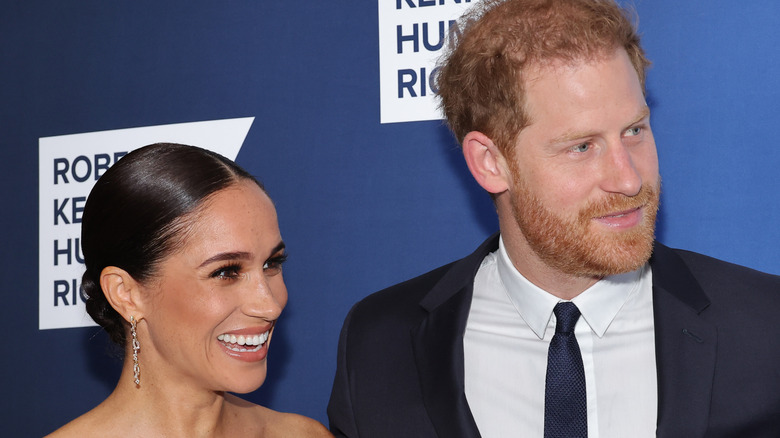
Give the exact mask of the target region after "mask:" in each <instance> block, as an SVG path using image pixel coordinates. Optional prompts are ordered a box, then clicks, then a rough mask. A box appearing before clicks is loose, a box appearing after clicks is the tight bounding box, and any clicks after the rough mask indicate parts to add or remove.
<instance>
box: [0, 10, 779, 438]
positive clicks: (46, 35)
mask: <svg viewBox="0 0 780 438" xmlns="http://www.w3.org/2000/svg"><path fill="white" fill-rule="evenodd" d="M477 2H478V0H472V1H468V0H366V1H361V2H354V1H314V0H291V1H287V2H259V1H244V2H230V3H224V2H208V1H203V0H195V1H188V2H183V1H172V2H149V1H145V2H144V1H142V2H124V1H114V2H104V1H98V0H91V1H82V2H77V3H73V2H69V3H68V4H64V3H62V2H57V1H54V0H47V1H43V0H31V1H24V2H22V1H11V2H9V3H8V4H6V5H4V8H3V9H4V10H3V13H2V14H0V79H2V81H0V166H1V168H0V181H2V183H3V184H2V191H3V192H2V193H3V197H2V199H3V201H4V208H3V209H2V211H3V214H2V219H0V220H1V222H0V224H2V227H3V233H2V255H1V256H2V262H3V266H4V267H5V269H4V270H3V272H4V273H5V274H6V275H5V276H4V280H3V291H4V295H3V296H4V300H3V305H2V318H0V324H2V328H3V330H4V331H5V332H6V333H9V334H12V336H6V337H5V340H3V341H2V342H3V343H2V346H3V347H4V348H3V350H4V355H3V360H2V361H1V362H0V375H1V376H2V381H3V389H4V394H5V397H3V398H4V401H2V402H0V403H2V408H1V409H0V417H1V418H2V420H3V424H4V430H5V432H4V433H3V435H6V434H8V436H41V435H44V434H46V433H48V432H51V431H52V430H54V429H56V428H57V427H58V426H60V425H62V424H64V423H66V422H68V421H69V420H71V419H73V418H75V417H76V416H78V415H80V414H82V413H84V412H86V411H87V410H89V409H91V408H92V407H94V406H95V405H97V404H98V403H99V402H100V401H102V400H103V399H104V398H105V397H106V396H107V395H108V394H109V393H110V391H111V390H112V389H113V388H114V385H115V384H116V379H117V378H118V376H119V371H120V366H121V361H120V359H117V358H116V354H115V351H113V350H112V348H111V347H110V342H109V341H108V339H107V336H106V335H105V333H103V332H102V330H101V329H100V328H99V327H97V326H96V325H95V324H94V323H93V322H92V320H91V319H90V318H89V317H88V316H87V315H86V312H85V310H84V301H83V297H82V295H81V292H80V289H79V288H80V283H81V274H82V273H83V256H82V254H81V248H80V243H79V239H80V228H79V227H80V222H81V214H82V212H83V208H84V203H85V201H86V196H87V195H88V193H89V190H90V189H91V187H92V186H93V185H94V183H95V181H96V180H97V178H99V177H100V175H102V174H103V173H104V172H105V171H106V170H107V169H108V168H109V167H110V166H111V165H113V164H114V163H115V162H116V161H117V160H118V159H120V158H121V157H122V156H123V155H125V154H126V153H128V152H129V151H131V150H133V149H136V148H138V147H141V146H143V145H146V144H149V143H154V142H161V141H165V142H178V143H185V144H192V145H197V146H201V147H204V148H208V149H211V150H214V151H217V152H219V153H220V154H223V155H225V156H227V157H229V158H231V159H235V160H236V161H237V162H238V163H239V164H240V165H241V166H243V167H244V168H246V169H247V170H249V171H250V172H251V173H252V174H253V175H256V176H257V178H258V179H259V180H261V181H262V182H263V183H264V185H265V186H266V188H267V190H268V192H269V193H270V195H271V197H272V198H273V200H274V203H275V204H276V207H277V210H278V215H279V222H280V227H281V231H282V235H283V238H284V240H285V242H286V244H287V248H288V250H289V261H288V263H287V264H286V265H285V281H286V283H287V286H288V290H289V295H290V299H289V304H288V306H287V308H286V309H285V311H284V313H283V315H282V318H281V319H280V321H279V324H278V326H277V329H276V332H275V335H274V344H273V347H272V348H271V350H270V354H269V358H268V361H269V372H268V378H267V380H266V383H265V384H264V385H263V386H262V387H261V388H260V389H259V390H257V391H255V392H254V393H251V394H248V395H246V398H248V399H249V400H251V401H253V402H256V403H260V404H263V405H265V406H268V407H270V408H273V409H276V410H281V411H289V412H297V413H301V414H304V415H307V416H310V417H314V418H316V419H318V420H319V421H322V422H323V423H326V424H327V419H326V416H325V406H326V404H327V400H328V397H329V395H330V386H331V383H332V379H333V373H334V371H335V353H336V342H337V339H338V333H339V329H340V327H341V324H342V322H343V319H344V316H345V315H346V313H347V312H348V311H349V308H350V307H351V306H352V304H354V303H355V302H356V301H357V300H359V299H361V298H362V297H364V296H366V295H368V294H369V293H371V292H374V291H376V290H379V289H381V288H384V287H386V286H389V285H391V284H394V283H397V282H400V281H402V280H405V279H408V278H410V277H412V276H415V275H418V274H421V273H424V272H426V271H428V270H430V269H432V268H435V267H437V266H440V265H442V264H444V263H446V262H449V261H452V260H454V259H456V258H460V257H462V256H464V255H466V254H467V253H469V252H471V251H472V250H473V248H474V247H476V245H477V244H478V243H479V242H481V241H482V240H483V239H484V238H485V237H487V236H488V235H490V234H492V233H493V232H494V231H495V230H496V229H497V219H496V218H495V212H494V209H493V206H492V203H491V201H490V199H489V197H488V196H487V195H486V194H484V193H483V192H482V191H481V189H480V188H479V187H478V186H477V185H476V184H475V183H474V182H473V181H472V180H471V177H470V175H469V174H468V171H467V169H466V166H465V164H464V163H463V159H462V156H461V155H460V151H459V149H458V145H457V144H456V143H455V141H454V140H453V138H452V136H451V135H450V134H449V132H448V131H447V129H446V127H445V126H444V124H443V122H442V121H441V117H440V113H439V110H438V108H437V101H436V91H437V90H436V84H435V81H434V80H433V78H434V76H435V73H436V60H437V58H438V56H439V55H440V54H441V53H442V51H443V50H444V49H446V45H447V41H448V38H449V37H451V36H453V35H457V34H458V32H459V31H460V30H459V28H458V24H457V21H456V20H457V17H458V16H460V14H462V13H463V12H464V11H465V10H466V9H467V8H469V7H471V6H472V5H473V4H475V3H477ZM626 4H627V3H626ZM632 5H633V6H632V8H634V9H635V10H636V11H637V13H638V16H639V18H640V19H639V27H640V30H641V34H642V38H643V44H644V46H645V49H646V51H647V52H648V56H649V58H650V59H651V60H652V61H653V66H652V68H651V70H650V73H649V78H648V102H649V105H650V107H651V110H652V123H653V131H654V134H655V138H656V142H657V145H658V152H659V157H660V165H661V174H662V177H663V181H664V188H663V195H662V207H661V213H660V217H659V227H658V238H659V240H661V241H662V242H664V243H666V244H667V245H670V246H674V247H682V248H686V249H691V250H695V251H699V252H703V253H706V254H710V255H713V256H715V257H718V258H722V259H725V260H728V261H732V262H736V263H740V264H744V265H747V266H750V267H753V268H757V269H760V270H763V271H768V272H771V273H775V274H778V273H780V252H778V251H777V246H778V245H780V231H778V227H777V223H778V222H780V195H778V193H779V192H780V178H778V174H779V172H780V148H777V147H774V146H773V145H774V143H775V142H776V139H775V137H776V135H775V131H776V129H775V128H776V127H777V126H778V125H780V80H779V79H778V78H780V52H778V51H777V50H776V47H775V46H776V25H775V18H776V17H778V16H780V6H778V3H776V2H774V1H772V0H759V1H755V2H749V3H740V2H731V1H727V0H717V1H714V2H713V1H707V2H705V1H689V2H675V1H672V0H657V1H652V2H651V1H646V0H636V1H635V2H634V3H633V4H632ZM387 360H389V361H392V360H393V359H392V354H388V358H387ZM147 372H150V373H151V372H154V371H153V370H149V371H147Z"/></svg>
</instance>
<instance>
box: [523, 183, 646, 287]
mask: <svg viewBox="0 0 780 438" xmlns="http://www.w3.org/2000/svg"><path fill="white" fill-rule="evenodd" d="M514 179H515V181H520V184H518V186H517V188H516V194H514V195H513V196H512V197H511V198H510V199H511V204H512V212H513V214H514V217H515V221H517V224H518V226H519V227H520V231H521V232H522V233H523V236H524V237H525V239H526V240H527V241H528V244H529V246H530V247H531V249H532V250H533V251H534V252H535V253H536V255H537V256H538V257H539V258H540V259H541V260H542V261H543V262H544V263H545V264H547V265H548V266H550V267H552V268H554V269H556V270H558V271H560V272H563V273H565V274H569V275H575V276H580V277H595V278H601V277H605V276H608V275H615V274H621V273H624V272H630V271H633V270H635V269H638V268H639V267H640V266H642V265H643V264H645V263H646V262H647V260H648V259H649V258H650V254H651V253H652V250H653V240H654V233H655V218H656V215H657V213H658V203H659V198H660V182H659V183H657V184H656V185H655V186H649V185H642V188H641V190H640V191H639V193H638V194H637V195H636V196H632V197H629V196H625V195H621V194H617V193H612V194H609V195H608V196H607V197H606V198H603V199H599V200H597V201H593V202H591V203H589V204H588V205H586V206H585V207H584V208H583V209H581V210H580V212H579V214H578V215H577V217H576V218H570V217H561V216H559V215H557V214H556V213H554V212H553V211H551V210H549V209H547V208H545V206H544V205H543V204H542V203H541V201H539V199H538V198H537V197H536V196H535V195H534V194H533V193H532V192H531V190H530V189H529V188H528V187H527V185H526V184H525V183H524V181H523V179H522V178H519V175H515V178H514ZM637 207H643V208H642V213H643V216H642V222H641V223H640V224H638V225H636V226H634V227H632V228H631V229H628V230H608V229H593V228H592V227H598V224H595V223H594V219H595V218H598V217H602V216H605V215H608V214H614V213H616V212H620V211H626V210H630V209H635V208H637ZM600 228H601V227H600Z"/></svg>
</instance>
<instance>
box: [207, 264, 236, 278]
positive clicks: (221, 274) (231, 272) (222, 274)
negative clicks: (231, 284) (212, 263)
mask: <svg viewBox="0 0 780 438" xmlns="http://www.w3.org/2000/svg"><path fill="white" fill-rule="evenodd" d="M240 271H241V267H240V266H238V265H231V266H224V267H222V268H219V269H217V270H216V271H214V272H213V273H212V274H211V277H212V278H218V279H221V280H233V279H236V278H238V277H239V276H240V275H241V274H240Z"/></svg>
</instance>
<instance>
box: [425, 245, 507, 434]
mask: <svg viewBox="0 0 780 438" xmlns="http://www.w3.org/2000/svg"><path fill="white" fill-rule="evenodd" d="M496 248H498V234H495V235H493V236H492V237H491V238H489V239H488V240H487V241H485V242H484V243H483V244H482V245H481V246H480V247H479V248H478V249H477V250H476V251H474V253H472V254H471V255H469V256H468V257H466V258H464V259H462V260H459V261H458V262H455V263H454V264H453V265H452V267H451V269H450V270H449V271H448V272H447V274H445V275H444V277H442V279H441V280H440V281H439V282H438V283H437V284H436V286H434V287H433V288H432V289H431V291H430V292H429V293H428V294H427V295H426V296H425V298H424V299H423V300H422V301H421V302H420V306H421V307H423V308H424V309H425V310H426V311H428V314H427V316H426V317H425V318H424V319H423V320H422V321H421V322H420V324H419V325H418V326H417V327H416V328H415V329H413V330H412V332H411V336H412V348H413V350H414V355H415V361H416V363H417V370H418V374H419V376H420V388H421V390H422V394H423V402H424V403H425V408H426V410H427V411H428V415H429V417H430V419H431V422H432V423H433V425H434V428H435V429H436V433H437V434H438V435H439V436H440V437H443V438H444V437H446V438H461V437H462V438H478V437H479V436H480V434H479V430H478V429H477V425H476V423H475V422H474V417H473V416H472V415H471V410H470V409H469V406H468V402H467V401H466V394H465V384H464V368H463V333H464V330H465V328H466V320H467V319H468V314H469V309H470V307H471V297H472V295H473V291H474V289H473V285H474V276H475V275H476V272H477V270H478V269H479V265H480V263H482V259H484V258H485V256H486V255H487V254H488V253H490V252H491V251H495V249H496Z"/></svg>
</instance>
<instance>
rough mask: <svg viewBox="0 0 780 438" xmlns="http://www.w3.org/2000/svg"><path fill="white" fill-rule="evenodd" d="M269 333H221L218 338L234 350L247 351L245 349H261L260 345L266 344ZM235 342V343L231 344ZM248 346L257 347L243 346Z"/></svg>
mask: <svg viewBox="0 0 780 438" xmlns="http://www.w3.org/2000/svg"><path fill="white" fill-rule="evenodd" d="M268 333H269V332H265V333H261V334H259V335H247V336H244V335H238V336H236V335H231V334H227V333H224V334H221V335H219V336H217V339H218V340H220V341H222V342H223V343H225V345H226V346H227V347H228V348H229V349H230V350H232V351H236V352H245V351H257V350H259V349H260V347H261V346H262V345H263V344H265V342H266V341H267V340H268ZM231 344H235V345H231ZM244 345H245V346H247V347H255V348H250V349H247V348H243V347H241V346H244Z"/></svg>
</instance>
